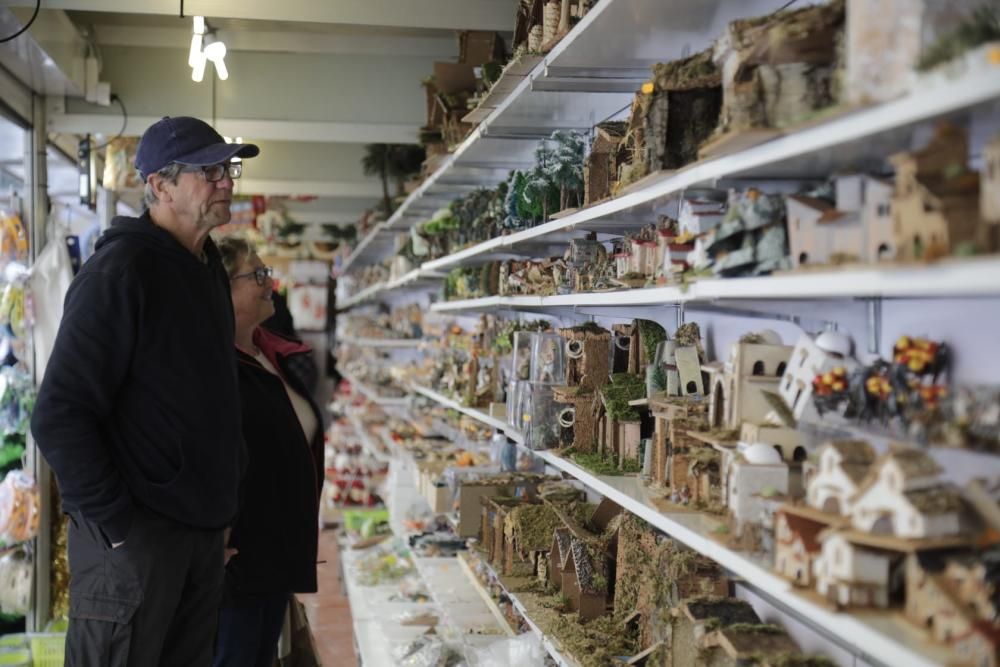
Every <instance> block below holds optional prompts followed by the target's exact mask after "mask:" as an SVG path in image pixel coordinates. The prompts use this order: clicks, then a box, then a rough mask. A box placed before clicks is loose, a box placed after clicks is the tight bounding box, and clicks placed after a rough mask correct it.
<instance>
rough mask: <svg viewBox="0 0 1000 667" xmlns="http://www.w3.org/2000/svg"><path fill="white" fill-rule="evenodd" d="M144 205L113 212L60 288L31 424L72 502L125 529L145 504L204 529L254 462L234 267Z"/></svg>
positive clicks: (67, 505)
mask: <svg viewBox="0 0 1000 667" xmlns="http://www.w3.org/2000/svg"><path fill="white" fill-rule="evenodd" d="M205 255H206V257H207V260H208V261H207V262H202V261H200V260H199V259H198V258H196V257H195V256H194V255H192V254H191V252H189V251H188V250H187V249H186V248H184V247H183V246H182V245H181V244H180V243H178V242H177V241H176V240H175V239H174V238H173V236H171V235H170V233H168V232H167V231H166V230H164V229H162V228H160V227H157V226H156V225H155V224H153V223H152V221H151V220H150V219H149V214H148V212H147V213H144V214H143V215H142V216H141V217H139V218H127V217H118V218H115V220H114V221H113V222H112V226H111V228H110V229H109V230H108V231H107V232H105V233H104V235H103V236H102V237H101V239H100V240H99V241H98V243H97V251H96V252H95V254H94V256H93V257H92V258H91V259H90V260H89V261H88V262H87V263H86V264H85V265H84V266H83V268H82V269H81V271H80V273H79V275H77V276H76V278H75V279H74V280H73V283H72V284H71V285H70V288H69V291H68V292H67V294H66V302H65V308H64V312H63V319H62V322H61V324H60V327H59V333H58V335H57V338H56V342H55V347H54V350H53V353H52V357H51V359H50V360H49V363H48V366H47V367H46V370H45V377H44V378H43V381H42V385H41V388H40V389H39V393H38V401H37V403H36V406H35V411H34V414H33V416H32V420H31V430H32V433H33V434H34V437H35V440H36V441H37V443H38V447H39V449H40V450H41V452H42V454H43V455H44V456H45V459H46V460H47V461H48V463H49V465H50V466H51V467H52V469H53V471H54V472H55V475H56V479H57V481H58V483H59V490H60V492H61V494H62V500H63V507H64V510H66V511H78V512H79V513H80V514H82V515H83V516H84V517H85V518H86V519H88V520H90V521H93V522H94V523H96V524H97V525H98V526H99V527H100V528H101V530H102V531H103V532H104V534H105V536H106V537H107V538H108V539H109V540H110V541H112V542H119V541H122V540H125V539H126V538H127V536H128V531H129V528H130V526H131V523H132V511H133V509H134V508H135V507H136V506H137V505H138V506H142V507H144V508H147V509H149V510H152V511H153V512H156V513H158V514H161V515H164V516H166V517H168V518H170V519H173V520H175V521H178V522H180V523H182V524H185V525H188V526H192V527H196V528H206V529H218V528H222V527H224V526H226V525H229V524H230V523H231V522H232V521H233V519H234V518H235V516H236V513H237V505H238V494H239V483H240V478H241V476H242V473H243V469H244V467H245V464H246V448H245V446H244V443H243V437H242V431H241V416H240V405H239V388H238V385H237V373H236V362H235V359H234V357H233V346H234V319H233V306H232V299H231V297H230V291H229V280H228V279H227V276H226V272H225V270H224V268H223V266H222V263H221V261H220V258H219V253H218V251H217V249H216V248H215V246H214V244H213V243H212V241H211V240H208V241H206V244H205Z"/></svg>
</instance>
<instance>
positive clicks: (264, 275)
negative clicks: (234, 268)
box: [229, 266, 274, 287]
mask: <svg viewBox="0 0 1000 667" xmlns="http://www.w3.org/2000/svg"><path fill="white" fill-rule="evenodd" d="M273 274H274V269H272V268H271V267H270V266H262V267H260V268H257V269H254V270H253V271H248V272H247V273H237V274H236V275H235V276H233V277H232V278H230V279H229V280H230V281H233V280H239V279H240V278H249V277H250V276H253V279H254V280H255V281H257V284H258V285H260V286H261V287H263V286H264V283H266V282H267V279H268V278H270V277H271V276H272V275H273Z"/></svg>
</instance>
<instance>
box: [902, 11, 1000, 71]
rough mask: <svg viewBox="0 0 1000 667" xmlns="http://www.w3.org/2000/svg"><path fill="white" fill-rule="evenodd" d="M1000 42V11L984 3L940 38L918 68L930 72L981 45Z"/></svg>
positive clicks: (918, 64)
mask: <svg viewBox="0 0 1000 667" xmlns="http://www.w3.org/2000/svg"><path fill="white" fill-rule="evenodd" d="M996 40H1000V9H998V8H997V7H996V6H995V3H990V4H986V3H984V4H983V5H982V6H981V7H979V8H978V9H976V10H975V11H973V12H972V15H971V16H970V17H969V18H967V19H966V20H965V21H963V22H962V23H961V24H960V25H959V26H958V27H956V28H955V29H954V30H952V31H951V32H949V33H948V34H946V35H943V36H942V37H940V38H939V39H938V40H937V41H936V42H935V43H934V44H933V45H932V46H931V47H930V48H928V49H927V50H926V51H925V52H924V53H923V55H921V57H920V60H919V62H918V63H917V68H918V69H920V70H929V69H932V68H933V67H936V66H937V65H940V64H942V63H946V62H948V61H949V60H953V59H955V58H957V57H959V56H961V55H962V54H963V53H965V52H966V51H968V50H970V49H974V48H975V47H977V46H979V45H980V44H985V43H986V42H992V41H996Z"/></svg>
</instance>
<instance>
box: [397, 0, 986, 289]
mask: <svg viewBox="0 0 1000 667" xmlns="http://www.w3.org/2000/svg"><path fill="white" fill-rule="evenodd" d="M626 1H633V0H626ZM595 11H596V10H595ZM581 23H583V22H581ZM544 66H545V63H544V62H543V63H542V65H540V66H539V67H544ZM530 83H531V77H528V79H526V80H525V81H524V82H523V83H522V84H521V86H519V87H518V90H516V91H515V93H514V94H512V95H511V97H510V98H509V99H508V100H507V102H508V103H513V101H514V100H516V99H517V98H518V94H519V91H520V92H521V93H523V92H524V91H521V88H525V89H527V88H529V87H530ZM998 98H1000V67H998V66H997V65H992V66H982V67H975V68H972V69H970V70H969V71H966V72H964V73H962V74H961V75H958V76H956V77H955V78H954V79H945V78H943V77H936V78H928V79H927V80H926V81H925V82H924V83H922V84H921V85H920V86H919V87H917V89H916V90H914V91H913V92H911V93H910V94H908V95H905V96H903V97H901V98H899V99H896V100H893V101H890V102H887V103H884V104H880V105H877V106H872V107H867V108H861V109H855V110H852V111H848V112H843V113H840V114H834V115H833V116H832V117H830V118H828V119H827V120H823V121H818V122H815V123H813V124H811V125H810V126H808V127H805V128H802V129H799V130H793V131H789V132H787V133H786V134H784V135H782V136H778V137H777V138H774V139H772V140H771V141H767V142H765V143H761V144H758V145H756V146H753V147H750V148H747V149H745V150H742V151H738V152H734V153H730V154H728V155H723V156H721V157H717V158H714V159H708V160H703V161H700V162H696V163H693V164H691V165H688V166H686V167H684V168H683V169H680V170H678V171H676V172H672V173H667V172H665V173H663V174H662V175H661V177H660V178H659V179H656V178H655V177H654V179H653V180H652V182H650V183H649V184H647V185H646V186H645V187H639V188H637V189H635V190H633V191H631V192H629V193H628V194H625V195H623V196H621V197H618V198H616V199H611V200H609V201H605V202H602V203H600V204H597V205H594V206H590V207H588V208H584V209H581V210H579V211H575V212H573V213H571V214H569V215H566V216H564V217H561V218H559V219H557V220H551V221H549V222H547V223H544V224H541V225H538V226H536V227H532V228H530V229H526V230H522V231H520V232H516V233H513V234H508V235H505V236H501V237H497V238H493V239H490V240H488V241H484V242H483V243H480V244H477V245H475V246H472V247H470V248H466V249H463V250H461V251H459V252H456V253H454V254H452V255H449V256H447V257H442V258H439V259H436V260H432V261H429V262H426V263H424V265H423V266H422V267H421V268H422V269H424V270H434V271H442V270H447V269H450V268H453V267H455V266H460V265H462V264H463V263H465V262H468V261H470V260H473V259H475V258H480V261H482V256H483V255H487V254H490V253H497V252H500V251H503V250H508V251H509V250H511V249H513V248H516V247H518V246H522V245H524V244H525V243H528V242H531V241H535V240H538V239H540V238H542V237H545V236H548V235H551V234H553V233H556V232H566V231H571V230H575V229H581V230H585V229H589V228H594V227H595V226H596V227H603V226H604V225H606V220H607V219H609V218H611V219H613V218H615V217H616V216H619V217H620V216H626V217H634V216H637V215H639V216H641V215H651V214H652V213H653V210H654V209H655V208H656V207H657V206H658V205H660V204H662V203H663V202H664V201H666V200H667V199H669V198H671V197H676V196H678V195H679V194H681V193H682V192H683V191H684V190H685V189H687V188H692V187H698V186H704V185H712V184H714V183H716V182H718V181H719V180H721V179H725V178H749V179H752V178H796V177H797V178H821V177H825V176H827V175H829V174H831V173H834V172H836V171H837V170H838V169H850V168H851V167H853V166H855V165H857V164H863V163H865V162H866V161H870V160H872V159H879V160H881V159H884V158H885V156H886V155H888V154H891V153H892V152H895V151H898V150H901V149H903V148H905V147H906V145H907V144H908V139H909V138H910V128H912V127H913V126H914V125H915V124H918V123H921V122H924V121H926V120H929V119H933V118H936V117H939V116H943V115H948V114H950V113H954V112H957V111H960V110H963V109H968V108H971V107H975V106H977V105H980V104H983V103H987V102H990V101H993V100H996V99H998ZM505 108H506V107H504V106H502V107H500V108H498V109H497V110H496V111H495V112H494V114H499V113H502V112H503V111H504V109H505ZM491 118H492V116H491ZM489 122H490V121H489V119H488V120H487V121H484V123H483V125H481V126H480V127H479V128H477V129H476V130H475V131H473V133H472V134H471V135H470V136H469V137H468V138H467V139H466V141H465V142H463V144H462V145H461V146H460V147H459V149H458V150H457V151H456V152H455V153H454V154H453V155H451V156H450V157H449V158H448V160H447V161H445V163H444V164H443V165H442V166H441V167H440V168H439V169H438V171H436V172H435V173H434V174H432V175H431V176H430V177H429V178H428V180H427V181H425V183H424V184H423V185H422V186H421V188H420V189H418V190H417V191H416V192H414V193H413V194H412V195H411V196H410V197H409V198H408V199H407V201H406V202H404V204H403V206H401V207H400V209H399V211H397V213H396V214H395V215H394V216H393V218H392V219H390V221H389V223H387V224H388V225H389V226H392V225H393V224H395V223H396V222H398V221H400V220H402V219H403V217H404V216H406V215H407V213H406V210H407V208H408V207H409V206H410V205H412V204H414V203H415V202H417V201H418V200H419V199H420V197H421V196H423V193H424V192H426V191H431V190H432V189H433V188H434V184H435V183H436V182H437V181H438V180H439V179H441V178H443V177H444V176H446V175H447V174H448V173H449V172H450V171H451V170H452V169H455V168H457V167H458V165H459V163H460V162H461V160H462V158H463V155H465V154H466V153H469V152H471V151H474V150H475V144H476V142H478V141H480V140H482V139H484V138H485V137H488V128H489ZM506 141H507V142H515V143H517V142H516V141H515V140H506ZM503 146H504V143H502V142H501V143H500V144H499V148H498V150H499V151H500V152H499V153H496V152H494V155H495V156H497V158H498V159H499V157H502V156H503V155H505V151H504V148H503ZM510 150H512V151H513V152H514V156H515V157H516V158H517V160H523V159H524V155H525V150H524V147H523V146H520V145H517V146H515V147H513V148H511V149H510ZM500 180H501V178H500V177H498V178H496V179H495V182H499V181H500ZM495 182H494V184H495ZM650 219H651V218H650ZM602 221H605V222H602ZM636 224H638V223H636Z"/></svg>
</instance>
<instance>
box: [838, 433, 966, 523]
mask: <svg viewBox="0 0 1000 667" xmlns="http://www.w3.org/2000/svg"><path fill="white" fill-rule="evenodd" d="M941 472H942V469H941V468H940V467H939V466H938V465H937V463H935V462H934V460H933V459H932V458H931V457H930V456H928V455H927V454H926V453H924V452H923V451H920V450H916V449H907V450H902V451H898V452H890V453H888V454H886V455H884V456H882V457H880V458H879V459H878V460H877V461H876V462H875V463H874V464H873V465H872V468H871V470H870V471H869V473H868V476H867V478H866V479H865V482H864V483H863V484H862V485H861V488H860V489H858V492H857V493H856V494H855V495H854V497H853V499H852V500H851V522H852V524H853V525H854V527H855V528H856V529H858V530H860V531H863V532H866V533H874V534H876V535H894V536H896V537H902V538H907V539H924V538H936V537H946V536H951V535H958V534H960V533H961V532H962V528H963V525H964V519H965V515H966V507H965V502H964V501H963V499H962V495H961V493H959V491H958V489H957V488H956V487H954V486H952V485H950V484H944V483H942V482H941V481H940V480H939V475H940V474H941Z"/></svg>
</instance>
